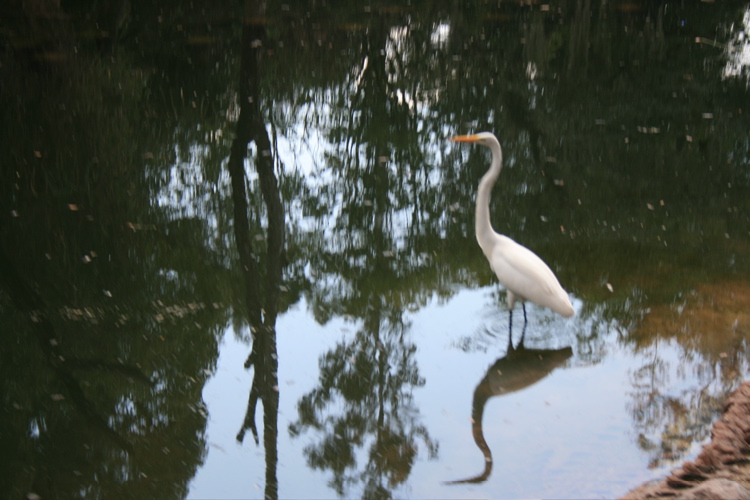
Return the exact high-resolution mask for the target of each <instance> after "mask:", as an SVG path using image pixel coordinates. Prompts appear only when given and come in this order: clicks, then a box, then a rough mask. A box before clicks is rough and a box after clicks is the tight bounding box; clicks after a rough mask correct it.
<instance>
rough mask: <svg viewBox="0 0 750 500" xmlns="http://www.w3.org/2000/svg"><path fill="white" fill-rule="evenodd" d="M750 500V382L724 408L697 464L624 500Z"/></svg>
mask: <svg viewBox="0 0 750 500" xmlns="http://www.w3.org/2000/svg"><path fill="white" fill-rule="evenodd" d="M665 497H666V498H678V499H682V500H688V499H695V500H698V499H703V500H712V499H722V500H730V499H747V500H750V382H745V383H743V384H742V385H741V386H740V387H739V388H737V390H735V391H734V392H733V393H732V394H731V396H729V398H728V399H727V402H726V403H725V404H724V407H723V408H722V414H721V419H720V420H718V421H717V422H716V423H714V426H713V429H712V430H711V442H710V443H709V444H707V445H706V446H704V447H703V451H701V453H700V455H698V457H697V458H696V459H695V461H693V462H685V463H684V464H682V467H680V468H679V469H676V470H674V471H673V472H672V474H671V475H670V476H669V477H667V478H666V479H664V480H662V481H658V482H649V483H646V484H644V485H642V486H639V487H638V488H636V489H634V490H632V491H630V492H629V493H628V494H627V495H625V496H624V497H622V500H636V499H643V498H665Z"/></svg>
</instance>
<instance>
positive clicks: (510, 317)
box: [506, 309, 513, 352]
mask: <svg viewBox="0 0 750 500" xmlns="http://www.w3.org/2000/svg"><path fill="white" fill-rule="evenodd" d="M512 350H513V309H510V310H508V348H507V349H506V351H507V352H510V351H512Z"/></svg>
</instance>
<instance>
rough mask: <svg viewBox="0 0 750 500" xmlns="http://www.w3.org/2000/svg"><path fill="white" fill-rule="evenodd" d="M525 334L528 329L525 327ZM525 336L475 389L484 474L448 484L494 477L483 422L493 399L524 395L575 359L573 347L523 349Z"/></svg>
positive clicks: (476, 427)
mask: <svg viewBox="0 0 750 500" xmlns="http://www.w3.org/2000/svg"><path fill="white" fill-rule="evenodd" d="M523 330H524V332H523V333H525V330H526V326H525V325H524V329H523ZM523 333H522V334H521V340H520V341H519V343H518V346H516V347H515V348H514V347H513V340H512V337H511V336H509V337H508V349H507V352H506V354H505V356H503V357H502V358H499V359H498V360H497V361H495V363H494V364H493V365H492V366H490V367H489V369H488V370H487V374H486V375H485V376H484V378H483V379H482V380H481V382H479V385H477V387H476V389H474V399H473V401H472V410H471V422H472V423H471V432H472V434H473V435H474V442H476V444H477V446H478V447H479V449H480V450H481V452H482V454H483V455H484V471H483V472H482V473H481V474H479V475H477V476H474V477H470V478H467V479H460V480H457V481H448V482H446V484H461V483H482V482H484V481H486V480H487V478H489V477H490V474H491V473H492V451H491V450H490V447H489V446H488V445H487V441H486V440H485V439H484V430H483V428H482V418H483V416H484V407H485V405H486V404H487V401H489V399H490V398H492V397H495V396H504V395H507V394H511V393H514V392H518V391H521V390H523V389H526V388H527V387H529V386H531V385H534V384H535V383H537V382H538V381H540V380H541V379H543V378H544V377H546V376H547V375H548V374H550V373H551V372H552V370H554V369H555V368H557V367H558V366H560V365H562V364H564V363H565V361H567V360H568V358H570V357H571V356H572V355H573V350H572V349H571V348H570V347H565V348H562V349H527V348H526V347H524V345H523Z"/></svg>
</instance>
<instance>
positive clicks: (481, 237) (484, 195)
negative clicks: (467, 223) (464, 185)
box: [474, 140, 503, 252]
mask: <svg viewBox="0 0 750 500" xmlns="http://www.w3.org/2000/svg"><path fill="white" fill-rule="evenodd" d="M488 147H489V148H490V151H492V163H491V164H490V168H489V170H487V173H486V174H484V176H483V177H482V180H481V181H479V189H478V190H477V208H476V221H475V226H474V229H475V231H476V235H477V241H478V242H479V246H480V247H482V250H484V251H485V252H487V250H488V249H489V248H490V246H491V244H492V241H493V235H494V234H495V231H494V230H493V229H492V223H491V222H490V194H491V193H492V187H493V186H494V185H495V181H497V177H498V176H499V175H500V170H501V169H502V166H503V150H502V149H501V148H500V143H499V142H497V141H496V140H494V141H491V142H490V143H489V144H488Z"/></svg>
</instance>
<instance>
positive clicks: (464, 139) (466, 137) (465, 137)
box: [450, 135, 479, 142]
mask: <svg viewBox="0 0 750 500" xmlns="http://www.w3.org/2000/svg"><path fill="white" fill-rule="evenodd" d="M450 140H451V141H453V142H477V141H478V140H479V137H477V136H476V135H456V136H453V137H451V138H450Z"/></svg>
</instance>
